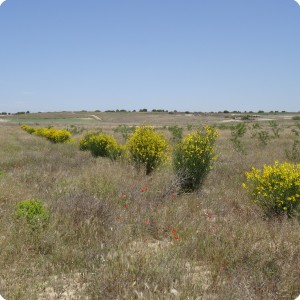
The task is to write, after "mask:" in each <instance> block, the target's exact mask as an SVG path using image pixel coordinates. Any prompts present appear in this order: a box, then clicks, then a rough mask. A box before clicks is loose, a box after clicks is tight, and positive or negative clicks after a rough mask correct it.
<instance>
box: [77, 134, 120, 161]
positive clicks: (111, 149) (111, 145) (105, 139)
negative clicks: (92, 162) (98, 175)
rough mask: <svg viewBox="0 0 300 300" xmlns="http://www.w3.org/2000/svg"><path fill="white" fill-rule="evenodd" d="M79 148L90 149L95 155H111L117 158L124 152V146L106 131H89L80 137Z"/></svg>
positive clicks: (112, 157) (111, 157)
mask: <svg viewBox="0 0 300 300" xmlns="http://www.w3.org/2000/svg"><path fill="white" fill-rule="evenodd" d="M79 148H80V150H83V151H86V150H88V151H90V152H91V153H92V155H93V156H95V157H99V156H100V157H109V158H110V159H113V160H114V159H117V158H118V157H119V156H120V155H121V154H122V146H121V145H118V143H117V142H116V140H115V138H114V137H113V136H110V135H108V134H104V133H101V132H100V133H95V132H89V133H87V134H86V135H85V137H83V138H82V139H80V141H79Z"/></svg>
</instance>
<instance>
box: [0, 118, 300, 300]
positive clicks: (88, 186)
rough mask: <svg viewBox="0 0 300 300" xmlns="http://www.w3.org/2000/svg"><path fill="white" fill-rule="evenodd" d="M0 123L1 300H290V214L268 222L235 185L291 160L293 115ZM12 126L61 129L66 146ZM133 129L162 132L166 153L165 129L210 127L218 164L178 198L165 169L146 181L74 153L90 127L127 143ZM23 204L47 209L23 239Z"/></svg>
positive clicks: (293, 286) (293, 257)
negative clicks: (67, 137) (240, 128)
mask: <svg viewBox="0 0 300 300" xmlns="http://www.w3.org/2000/svg"><path fill="white" fill-rule="evenodd" d="M0 121H1V122H0V145H1V146H0V252H1V255H0V294H1V295H2V296H3V297H4V298H5V299H8V300H10V299H245V300H246V299H247V300H248V299H274V300H275V299H295V298H296V297H297V296H298V295H299V294H300V281H299V278H300V267H299V266H300V234H299V232H300V224H299V216H295V217H293V218H287V217H285V216H281V217H276V218H266V217H265V216H264V214H263V212H262V211H261V209H260V208H259V207H258V206H257V205H255V204H254V203H253V202H252V201H251V199H249V197H248V195H247V194H246V193H245V191H244V189H243V187H242V183H243V182H244V181H245V172H246V171H249V170H251V168H252V166H254V167H256V168H262V167H263V165H264V164H274V162H275V161H276V160H278V161H279V162H284V161H288V162H292V163H300V155H299V153H300V149H299V144H297V143H295V141H297V140H298V139H299V134H300V126H299V122H300V121H299V114H289V113H269V114H247V113H242V114H240V113H236V114H231V113H189V112H187V113H177V112H172V113H167V112H162V113H152V112H151V113H150V112H145V113H140V112H77V113H71V112H64V113H38V114H24V115H12V116H2V117H0ZM241 122H243V123H244V124H245V128H246V132H245V134H244V135H243V136H241V137H239V141H240V143H239V144H238V145H237V144H235V143H234V142H233V141H232V132H233V130H234V128H235V126H237V124H239V123H241ZM274 122H275V123H274ZM21 124H29V125H30V126H33V127H34V126H36V127H39V126H43V127H47V126H54V127H55V128H60V129H62V128H66V129H69V130H70V131H71V133H72V136H73V138H74V141H72V142H70V143H65V144H53V143H50V142H49V141H47V140H46V139H43V138H40V137H37V136H34V135H30V134H28V133H26V132H25V131H23V130H22V129H21V128H20V125H21ZM141 124H148V125H152V126H154V127H155V129H156V130H157V131H160V132H162V133H163V134H164V135H165V137H166V138H167V139H168V141H169V144H170V146H171V147H172V146H173V141H172V131H171V130H169V129H170V128H172V127H174V126H177V127H180V128H183V134H184V135H186V134H188V133H190V132H192V131H193V130H196V129H198V128H201V127H202V126H203V125H207V124H208V125H211V126H214V127H216V128H218V132H219V136H218V138H217V144H216V151H217V154H218V158H217V160H216V162H215V164H214V166H213V169H212V170H211V172H210V173H209V174H208V176H207V177H206V179H205V181H204V182H203V184H202V186H201V188H200V189H199V190H197V191H195V192H193V193H180V192H179V190H178V182H177V178H176V176H175V174H174V172H173V169H172V160H170V161H169V162H167V163H165V164H164V165H162V166H161V167H160V168H159V169H158V170H155V171H154V172H153V173H151V174H150V175H145V172H144V171H143V170H142V169H141V170H137V169H136V168H135V167H134V166H133V165H132V164H131V163H130V162H129V161H127V160H126V159H119V160H116V161H111V160H109V159H108V158H94V157H92V155H91V154H90V153H89V152H85V151H79V145H78V144H79V142H78V141H79V139H80V138H81V137H82V136H84V134H85V133H86V132H88V131H90V130H94V131H100V130H102V132H105V133H109V134H113V135H114V136H115V137H116V139H117V140H118V142H120V143H125V142H126V137H127V134H130V132H131V131H130V130H131V129H132V128H133V126H139V125H141ZM274 124H276V126H275V127H274ZM262 132H264V134H260V133H262ZM276 132H277V134H276ZM295 145H296V146H295ZM297 145H298V146H297ZM297 147H298V148H297ZM297 151H298V152H297ZM27 199H41V200H42V201H43V202H44V203H45V206H46V207H47V209H48V210H49V215H50V217H49V222H48V224H47V226H45V227H43V228H38V229H36V230H32V229H31V228H29V227H28V226H27V224H26V223H24V222H22V221H20V220H18V219H17V218H16V205H17V203H19V202H20V201H22V200H27Z"/></svg>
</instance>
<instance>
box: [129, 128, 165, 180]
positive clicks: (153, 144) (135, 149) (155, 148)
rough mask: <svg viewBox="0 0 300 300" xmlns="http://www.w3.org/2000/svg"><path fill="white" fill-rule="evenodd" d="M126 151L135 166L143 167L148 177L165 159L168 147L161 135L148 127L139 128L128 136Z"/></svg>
mask: <svg viewBox="0 0 300 300" xmlns="http://www.w3.org/2000/svg"><path fill="white" fill-rule="evenodd" d="M126 149H127V150H128V152H129V155H130V158H131V159H132V160H133V161H134V162H135V163H136V165H137V166H141V165H142V166H145V168H146V174H147V175H148V174H150V173H151V172H152V171H153V170H154V169H155V168H156V167H157V166H158V165H159V164H161V163H162V162H163V161H164V160H166V159H167V151H168V149H169V147H168V144H167V141H166V139H165V138H164V136H163V134H162V133H157V132H155V130H154V129H153V128H152V127H150V126H141V127H138V128H137V129H136V130H135V131H134V132H133V133H132V134H131V135H130V136H129V139H128V140H127V143H126Z"/></svg>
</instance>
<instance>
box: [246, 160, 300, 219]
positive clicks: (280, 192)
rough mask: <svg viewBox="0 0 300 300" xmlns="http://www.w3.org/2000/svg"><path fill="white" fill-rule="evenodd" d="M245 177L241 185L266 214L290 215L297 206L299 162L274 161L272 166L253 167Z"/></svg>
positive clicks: (299, 186)
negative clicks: (245, 181)
mask: <svg viewBox="0 0 300 300" xmlns="http://www.w3.org/2000/svg"><path fill="white" fill-rule="evenodd" d="M246 178H247V183H243V187H244V188H245V189H246V190H247V191H248V193H249V195H250V197H251V198H252V199H253V201H254V202H255V203H257V204H258V205H259V206H261V207H262V208H263V210H264V212H265V214H266V215H267V216H274V215H280V214H283V213H286V214H287V215H288V216H289V217H290V216H292V214H293V213H294V212H295V211H296V209H298V208H299V204H300V164H297V165H294V164H290V163H287V162H284V163H282V164H279V163H278V161H276V162H275V164H274V165H273V166H268V165H264V167H263V170H262V171H261V170H258V169H255V168H254V167H253V168H252V170H251V172H246Z"/></svg>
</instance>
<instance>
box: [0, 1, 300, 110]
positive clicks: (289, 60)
mask: <svg viewBox="0 0 300 300" xmlns="http://www.w3.org/2000/svg"><path fill="white" fill-rule="evenodd" d="M140 108H148V109H153V108H154V109H168V110H174V109H176V110H184V111H185V110H189V111H223V110H225V109H226V110H241V111H244V110H246V111H249V110H253V111H257V110H265V111H270V110H279V111H281V110H286V111H300V6H299V5H298V4H297V3H296V2H295V1H294V0H252V1H248V0H247V1H246V0H228V1H226V0H220V1H212V0H106V1H104V0H86V1H79V0H77V1H74V0H73V1H70V0H63V1H62V0H59V1H58V0H51V1H50V0H43V1H41V0H29V1H26V0H6V1H5V2H4V3H3V4H2V5H1V6H0V111H7V112H17V111H27V110H30V111H32V112H37V111H61V110H96V109H99V110H108V109H128V110H133V109H140Z"/></svg>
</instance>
